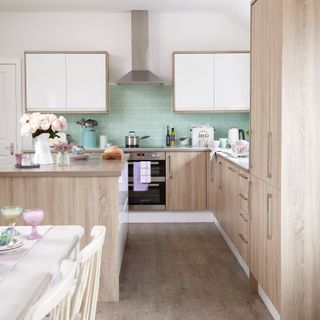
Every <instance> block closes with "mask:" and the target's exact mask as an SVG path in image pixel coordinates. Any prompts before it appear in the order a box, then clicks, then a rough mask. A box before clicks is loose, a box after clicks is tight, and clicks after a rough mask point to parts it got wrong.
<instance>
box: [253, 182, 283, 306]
mask: <svg viewBox="0 0 320 320" xmlns="http://www.w3.org/2000/svg"><path fill="white" fill-rule="evenodd" d="M250 196H251V204H250V270H251V273H252V274H253V275H254V277H255V278H256V280H257V281H258V282H259V284H260V285H261V287H262V289H263V290H264V291H265V293H266V294H267V295H268V297H269V299H270V300H271V301H272V303H273V304H274V306H275V307H276V308H277V310H280V261H281V260H280V258H281V257H280V253H281V250H280V225H281V221H280V192H279V191H278V190H277V189H275V188H273V187H272V186H270V185H269V184H268V183H266V182H264V181H262V180H260V179H258V178H256V177H254V176H252V177H251V184H250Z"/></svg>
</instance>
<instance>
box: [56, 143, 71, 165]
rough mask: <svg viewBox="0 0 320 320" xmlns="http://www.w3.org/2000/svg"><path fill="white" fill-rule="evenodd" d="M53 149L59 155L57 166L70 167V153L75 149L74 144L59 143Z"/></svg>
mask: <svg viewBox="0 0 320 320" xmlns="http://www.w3.org/2000/svg"><path fill="white" fill-rule="evenodd" d="M53 148H54V150H55V151H56V152H58V154H57V158H56V164H57V166H68V165H69V164H70V155H69V152H70V151H71V150H72V148H73V144H69V143H65V142H58V143H55V144H54V145H53Z"/></svg>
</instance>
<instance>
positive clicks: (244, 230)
mask: <svg viewBox="0 0 320 320" xmlns="http://www.w3.org/2000/svg"><path fill="white" fill-rule="evenodd" d="M248 230H249V216H248V215H247V214H246V213H245V212H242V211H241V210H240V212H239V214H238V230H237V231H238V233H241V234H242V235H243V236H244V238H245V239H246V240H248V239H249V232H248Z"/></svg>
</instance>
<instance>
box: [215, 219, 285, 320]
mask: <svg viewBox="0 0 320 320" xmlns="http://www.w3.org/2000/svg"><path fill="white" fill-rule="evenodd" d="M214 219H215V220H216V218H214ZM216 226H217V228H218V230H219V232H220V233H221V235H222V237H223V238H224V240H225V241H226V243H227V244H228V246H229V248H230V249H231V251H232V253H233V254H234V256H235V257H236V259H237V260H238V262H239V264H240V265H241V267H242V269H243V270H244V272H245V274H246V275H247V277H248V278H249V274H250V270H249V267H248V266H247V264H246V263H245V261H244V260H243V259H242V257H241V256H240V254H239V252H238V250H237V249H236V248H235V246H234V245H233V243H232V241H231V240H230V238H229V237H228V236H227V234H226V233H225V231H224V230H223V228H222V227H221V225H220V224H219V222H218V221H217V220H216ZM258 294H259V296H260V298H261V299H262V301H263V303H264V304H265V306H266V307H267V309H268V310H269V312H270V314H271V316H272V317H273V319H274V320H280V315H279V313H278V311H277V309H276V308H275V307H274V305H273V304H272V302H271V300H270V299H269V297H268V296H267V295H266V293H265V292H264V291H263V289H262V288H261V287H260V285H258Z"/></svg>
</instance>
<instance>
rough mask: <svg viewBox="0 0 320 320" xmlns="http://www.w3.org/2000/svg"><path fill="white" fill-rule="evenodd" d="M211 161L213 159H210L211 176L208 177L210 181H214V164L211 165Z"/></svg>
mask: <svg viewBox="0 0 320 320" xmlns="http://www.w3.org/2000/svg"><path fill="white" fill-rule="evenodd" d="M213 161H214V160H211V177H210V180H211V182H214V177H213V174H214V170H213V168H214V165H213Z"/></svg>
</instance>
